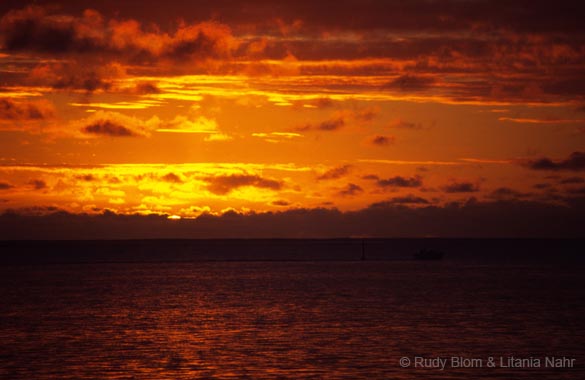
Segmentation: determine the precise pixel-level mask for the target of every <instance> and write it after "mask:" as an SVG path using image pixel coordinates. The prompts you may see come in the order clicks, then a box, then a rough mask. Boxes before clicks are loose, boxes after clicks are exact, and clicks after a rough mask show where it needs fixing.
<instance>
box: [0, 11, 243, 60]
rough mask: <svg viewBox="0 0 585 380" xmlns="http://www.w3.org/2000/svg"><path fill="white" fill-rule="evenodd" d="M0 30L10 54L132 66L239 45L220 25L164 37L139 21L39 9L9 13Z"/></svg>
mask: <svg viewBox="0 0 585 380" xmlns="http://www.w3.org/2000/svg"><path fill="white" fill-rule="evenodd" d="M0 31H1V32H2V46H3V49H4V50H5V51H9V52H38V53H45V54H52V55H59V54H61V55H62V54H71V55H73V54H76V55H87V54H92V55H94V56H99V57H100V58H105V57H116V58H117V59H119V60H126V61H128V62H149V61H153V60H155V59H171V60H175V61H184V60H187V59H207V58H219V57H229V55H230V54H231V52H232V51H233V50H234V49H235V48H236V47H237V43H235V41H233V37H232V36H231V31H230V29H229V28H228V27H226V26H225V25H221V24H219V23H214V22H203V23H199V24H180V25H179V27H178V28H177V29H176V30H174V31H172V32H170V33H163V32H161V31H160V30H159V29H158V28H156V27H144V26H143V25H142V24H141V23H140V22H138V21H136V20H134V19H128V20H118V19H110V20H105V19H104V17H103V16H102V15H101V14H100V13H99V12H97V11H92V10H85V11H83V14H82V15H81V16H74V15H70V14H58V13H55V12H52V11H51V9H50V8H48V7H39V6H29V7H27V8H24V9H19V10H12V11H9V12H8V13H6V14H5V15H4V16H3V17H2V19H1V20H0Z"/></svg>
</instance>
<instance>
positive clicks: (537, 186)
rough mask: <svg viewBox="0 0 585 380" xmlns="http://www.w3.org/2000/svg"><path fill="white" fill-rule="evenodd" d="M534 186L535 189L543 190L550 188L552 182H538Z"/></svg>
mask: <svg viewBox="0 0 585 380" xmlns="http://www.w3.org/2000/svg"><path fill="white" fill-rule="evenodd" d="M532 187H533V188H535V189H538V190H543V189H548V188H550V187H551V184H550V183H536V184H534V185H533V186H532Z"/></svg>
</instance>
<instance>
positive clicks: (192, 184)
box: [0, 0, 585, 238]
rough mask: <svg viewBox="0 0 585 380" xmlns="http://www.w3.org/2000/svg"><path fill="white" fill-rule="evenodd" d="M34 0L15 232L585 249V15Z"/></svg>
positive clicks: (8, 179) (373, 3)
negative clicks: (539, 240) (553, 240)
mask: <svg viewBox="0 0 585 380" xmlns="http://www.w3.org/2000/svg"><path fill="white" fill-rule="evenodd" d="M29 3H30V4H28V3H27V2H26V1H3V2H2V3H0V213H1V214H2V215H0V224H1V225H2V227H3V232H2V233H1V234H0V237H2V238H11V237H14V236H17V237H21V238H26V237H28V236H29V235H27V234H28V233H31V235H30V236H32V237H39V236H40V237H53V235H51V231H54V233H55V235H54V236H56V237H67V238H70V237H76V236H74V232H70V233H69V234H67V233H66V232H63V231H61V230H60V229H59V227H58V226H56V224H59V223H61V224H62V226H63V228H64V229H65V228H66V226H73V225H75V224H76V223H77V222H76V221H84V222H83V223H89V224H90V225H91V228H89V227H88V229H93V230H95V228H98V227H99V228H101V230H100V231H102V232H103V231H106V232H103V233H102V232H99V231H98V232H95V233H94V234H91V233H88V234H87V237H112V236H114V237H149V236H150V235H149V232H148V231H149V228H150V227H145V226H146V225H149V223H148V221H154V224H152V226H156V229H157V231H162V230H164V231H165V232H164V233H162V232H161V233H160V234H159V235H157V232H156V231H155V232H153V233H154V234H155V236H157V237H191V236H193V237H231V236H234V237H246V236H250V237H257V236H263V237H274V236H277V237H284V236H286V237H304V236H311V237H332V236H388V237H392V236H458V235H461V236H516V235H518V236H541V235H545V236H547V235H551V236H583V232H582V231H581V229H582V227H579V225H576V223H581V222H582V221H583V219H584V212H583V211H584V210H585V179H584V178H585V173H584V171H585V27H584V25H585V24H584V23H583V20H582V15H583V13H582V11H581V10H580V2H578V1H575V2H565V1H554V2H553V1H549V2H532V1H512V2H510V1H473V0H469V1H463V0H447V1H422V0H413V1H404V2H399V1H377V0H370V1H365V0H362V1H357V0H355V1H350V0H348V1H336V2H327V1H284V0H280V1H259V0H253V1H245V2H236V1H226V0H216V1H213V2H185V1H178V0H167V1H144V0H142V1H136V0H131V1H111V0H105V1H97V2H95V1H94V2H88V1H76V2H70V1H67V2H58V1H35V2H29ZM234 218H235V219H237V220H238V222H237V223H235V224H234V222H233V220H234ZM258 220H262V223H261V224H255V223H257V222H258ZM30 223H36V224H32V225H31V224H30ZM116 223H122V224H123V225H124V228H123V230H124V231H126V232H128V231H134V232H133V233H130V232H128V233H126V234H120V235H115V234H114V235H112V233H111V230H113V229H114V227H113V226H114V225H116ZM450 223H451V224H450ZM447 224H449V226H447ZM519 224H521V226H520V227H519ZM27 225H28V226H33V227H30V230H29V229H28V228H27ZM49 225H53V227H52V229H51V228H49V227H48V226H49ZM236 225H237V226H236ZM34 226H37V227H34ZM138 226H141V227H138ZM238 226H239V227H238ZM35 228H36V230H35ZM116 228H117V227H116ZM514 228H518V229H514ZM551 228H553V229H554V228H556V229H555V230H551ZM39 231H41V232H42V233H41V232H39ZM71 231H77V230H75V229H73V230H71ZM107 231H110V232H107ZM547 232H548V233H547ZM100 234H101V235H100ZM147 235H148V236H147Z"/></svg>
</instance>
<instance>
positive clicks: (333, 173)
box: [317, 165, 351, 181]
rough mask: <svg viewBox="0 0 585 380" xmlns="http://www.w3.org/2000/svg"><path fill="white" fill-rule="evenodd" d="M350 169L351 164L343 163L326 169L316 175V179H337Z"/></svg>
mask: <svg viewBox="0 0 585 380" xmlns="http://www.w3.org/2000/svg"><path fill="white" fill-rule="evenodd" d="M350 170H351V165H343V166H339V167H336V168H333V169H329V170H327V171H326V172H325V173H323V174H321V175H320V176H318V177H317V180H319V181H322V180H329V179H338V178H341V177H344V176H346V175H347V174H348V173H349V171H350Z"/></svg>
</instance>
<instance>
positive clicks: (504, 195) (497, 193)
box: [487, 187, 532, 200]
mask: <svg viewBox="0 0 585 380" xmlns="http://www.w3.org/2000/svg"><path fill="white" fill-rule="evenodd" d="M531 195H532V194H530V193H523V192H520V191H517V190H514V189H511V188H509V187H499V188H497V189H495V190H494V191H492V192H491V193H489V194H488V195H487V197H488V198H490V199H496V200H509V199H520V198H525V197H529V196H531Z"/></svg>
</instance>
